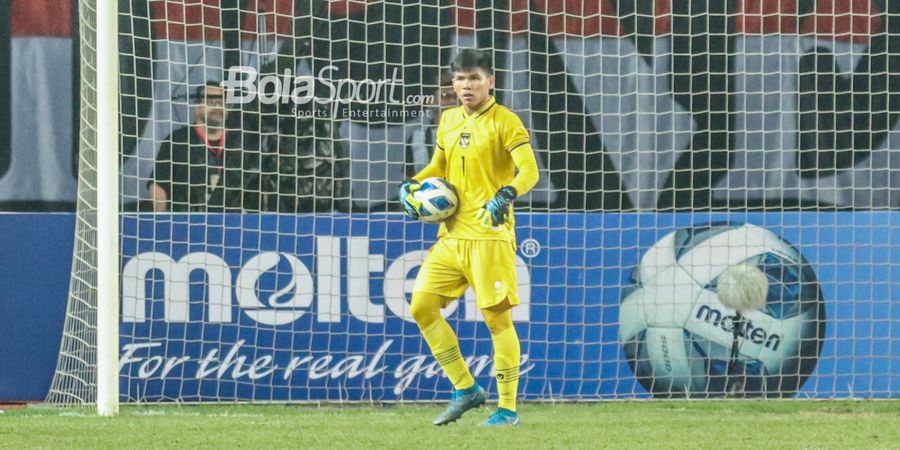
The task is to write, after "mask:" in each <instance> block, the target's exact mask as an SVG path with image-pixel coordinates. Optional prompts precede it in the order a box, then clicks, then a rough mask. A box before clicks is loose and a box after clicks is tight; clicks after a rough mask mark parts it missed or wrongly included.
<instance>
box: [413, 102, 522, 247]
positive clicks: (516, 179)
mask: <svg viewBox="0 0 900 450" xmlns="http://www.w3.org/2000/svg"><path fill="white" fill-rule="evenodd" d="M436 141H437V142H436V143H437V148H436V149H435V152H434V155H433V156H432V159H431V163H429V165H428V166H427V167H426V168H425V169H423V170H422V171H421V172H420V173H419V174H417V175H416V177H415V179H416V180H418V181H422V180H424V179H425V178H428V177H433V176H438V177H443V178H444V179H446V180H447V181H449V182H450V184H452V185H453V186H455V187H456V191H457V193H458V195H459V206H458V207H457V212H456V214H455V215H454V216H453V217H452V218H450V219H449V220H447V221H446V222H444V223H443V224H441V227H440V230H439V231H438V238H441V237H451V238H458V239H474V240H503V241H510V242H512V243H513V244H514V245H515V242H516V237H515V218H514V217H513V215H512V214H510V217H509V221H508V222H507V223H506V224H505V225H500V226H497V227H492V228H487V229H485V228H483V227H482V226H481V224H480V222H479V221H478V220H477V219H476V215H477V214H478V211H479V210H480V209H481V208H483V207H484V205H485V204H487V203H488V202H489V201H490V200H491V199H492V198H494V195H495V194H496V193H497V191H498V190H500V188H502V187H504V186H513V187H514V188H515V189H516V192H517V193H518V195H519V196H522V195H525V193H527V192H528V191H529V190H530V189H531V188H532V187H534V185H535V184H536V183H537V180H538V170H537V162H536V160H535V157H534V150H533V149H532V148H531V140H530V138H529V136H528V131H526V130H525V126H524V125H523V124H522V121H521V120H520V119H519V117H518V116H516V114H515V113H513V112H512V111H510V110H509V109H507V108H505V107H503V106H501V105H498V104H497V102H496V100H495V99H494V98H493V97H491V98H490V99H489V100H488V102H487V103H486V104H485V105H484V106H483V107H482V108H481V109H479V110H478V111H476V112H474V113H472V114H466V112H465V109H464V108H463V107H462V106H458V107H455V108H450V109H447V110H445V111H444V112H443V113H441V120H440V123H439V124H438V129H437V139H436ZM517 169H518V174H517V173H516V170H517Z"/></svg>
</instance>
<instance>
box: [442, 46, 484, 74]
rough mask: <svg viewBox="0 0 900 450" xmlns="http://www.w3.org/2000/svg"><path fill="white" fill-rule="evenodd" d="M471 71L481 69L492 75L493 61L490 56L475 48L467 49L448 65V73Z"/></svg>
mask: <svg viewBox="0 0 900 450" xmlns="http://www.w3.org/2000/svg"><path fill="white" fill-rule="evenodd" d="M472 69H482V70H484V71H485V72H487V73H488V75H493V74H494V61H493V59H491V54H490V53H488V52H487V51H484V50H478V49H477V48H467V49H464V50H462V51H461V52H459V54H457V55H456V57H454V58H453V61H452V62H451V63H450V72H453V73H456V72H464V71H471V70H472Z"/></svg>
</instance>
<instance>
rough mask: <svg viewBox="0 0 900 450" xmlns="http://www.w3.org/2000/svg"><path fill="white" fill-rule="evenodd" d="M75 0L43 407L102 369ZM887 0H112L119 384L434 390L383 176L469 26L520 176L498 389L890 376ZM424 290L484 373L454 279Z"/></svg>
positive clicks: (892, 56)
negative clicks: (531, 163) (524, 136)
mask: <svg viewBox="0 0 900 450" xmlns="http://www.w3.org/2000/svg"><path fill="white" fill-rule="evenodd" d="M93 5H94V1H93V0H82V1H81V8H80V11H81V25H80V34H81V59H82V72H81V73H82V79H81V83H82V94H83V98H82V102H83V107H82V121H81V148H82V151H81V155H80V189H79V203H78V221H77V227H76V231H75V233H76V244H75V250H74V253H73V256H74V259H75V260H74V263H73V272H72V281H71V289H70V297H69V304H68V315H67V319H66V325H65V333H64V336H63V341H62V346H61V350H60V358H59V364H58V367H57V373H56V376H55V378H54V380H53V384H52V386H51V391H50V395H49V398H48V401H50V402H53V403H92V402H95V401H96V397H95V395H96V392H97V383H96V381H95V376H96V373H97V368H96V363H95V361H96V345H97V340H96V338H95V336H96V332H97V331H98V330H97V325H96V317H97V314H98V307H97V298H98V296H97V290H96V289H97V282H98V279H99V278H101V277H103V276H106V275H108V274H102V273H98V271H97V263H96V257H97V252H96V250H97V244H96V239H97V237H98V234H97V225H96V223H95V220H94V217H95V216H94V208H95V204H96V199H97V198H98V197H102V196H104V195H107V196H108V195H109V193H107V192H102V191H98V189H97V183H96V182H95V181H96V179H97V175H98V174H97V171H96V167H97V164H96V161H95V159H96V158H97V152H95V151H94V150H95V148H96V147H95V146H96V139H97V138H98V133H97V127H96V122H95V120H94V116H93V115H92V112H93V111H94V109H93V107H92V103H91V101H92V97H91V95H92V93H93V92H94V91H95V89H96V87H97V86H96V84H97V82H96V80H97V78H96V77H95V76H94V72H93V70H94V68H95V66H94V62H95V61H96V60H97V58H96V57H97V55H96V54H95V53H94V50H95V49H96V47H95V45H94V44H95V42H96V41H97V40H100V39H101V37H98V36H97V31H96V30H97V29H96V27H94V26H93V25H92V22H91V17H92V16H91V14H90V12H91V11H92V10H93V9H92V8H93ZM898 8H900V5H897V4H896V2H887V1H884V0H809V1H807V0H795V1H783V0H734V1H724V2H720V1H707V0H691V1H671V0H656V1H618V2H617V1H612V0H599V1H561V0H558V1H557V0H531V1H529V0H505V1H483V0H434V1H425V2H410V1H405V0H403V1H402V0H391V1H299V0H297V1H291V0H191V1H174V0H173V1H169V0H166V1H148V0H130V1H124V2H119V13H118V19H119V21H118V22H119V30H118V36H117V37H118V43H119V58H118V73H119V78H118V81H119V83H118V86H119V90H120V95H119V108H120V114H119V117H118V118H119V124H120V127H121V133H120V139H119V142H120V158H119V162H120V164H119V166H120V169H119V173H118V174H117V176H118V177H119V180H120V183H121V191H120V193H119V194H118V198H115V199H113V201H115V202H117V203H118V204H119V208H120V230H121V236H120V246H119V253H120V255H119V258H120V264H119V266H118V267H119V269H120V270H119V273H118V274H116V276H117V277H118V280H119V282H120V284H121V292H120V299H119V302H120V303H119V305H120V308H121V313H120V317H119V326H118V330H117V331H118V333H119V338H118V341H117V345H115V347H116V348H117V349H118V355H119V367H118V369H119V372H118V380H119V383H118V388H119V392H120V394H119V399H120V400H121V401H123V402H160V401H179V402H217V401H258V402H271V401H329V402H345V401H346V402H359V401H366V402H381V401H385V402H393V401H432V400H437V399H444V398H446V396H447V395H448V392H450V390H451V389H452V387H451V385H450V383H449V382H448V380H447V379H446V378H445V377H443V376H442V373H441V370H440V367H439V366H438V364H437V362H436V361H435V360H434V358H433V357H432V356H431V355H430V353H429V351H428V348H427V345H426V344H425V342H424V341H423V340H422V339H421V337H420V334H419V330H418V329H417V327H416V324H415V323H414V321H413V320H412V317H411V315H410V311H409V299H410V295H411V289H412V282H413V280H414V278H415V275H416V273H417V270H418V267H419V266H420V265H421V263H422V261H423V259H424V257H425V255H426V254H427V252H428V249H429V248H430V246H431V245H432V244H433V243H434V242H435V239H436V227H434V226H432V225H425V224H423V223H421V222H416V221H413V220H411V219H408V218H406V217H405V216H404V215H403V214H401V213H400V208H399V204H398V203H397V201H396V192H397V187H398V185H399V183H400V181H402V180H403V179H404V178H407V177H409V176H411V175H413V174H415V173H416V172H417V171H418V170H420V169H421V168H422V167H424V165H425V164H426V163H427V162H428V160H429V159H430V157H431V153H432V152H433V149H434V139H435V131H436V124H437V118H438V117H439V115H440V112H441V110H442V109H443V108H447V107H452V106H455V105H456V97H455V95H454V93H453V91H452V86H451V85H450V84H448V75H447V68H448V66H449V62H450V60H451V59H452V57H453V56H454V55H455V54H456V53H457V52H458V51H459V50H460V49H462V48H470V47H477V48H482V49H487V50H488V51H489V52H490V54H491V55H492V57H493V62H494V66H495V75H496V88H495V90H494V91H493V94H494V96H495V98H496V100H497V103H499V104H501V105H504V106H506V107H508V108H509V109H511V110H512V111H514V112H515V113H516V114H518V115H519V117H520V118H521V119H522V121H523V123H524V124H525V126H526V127H527V128H528V129H529V131H530V133H531V144H532V146H533V148H534V149H535V153H536V155H537V160H538V165H539V171H540V175H541V180H540V182H539V183H538V185H537V186H536V187H535V189H534V190H533V191H532V192H530V193H529V194H528V195H527V196H525V197H523V198H520V199H518V200H517V201H516V204H515V208H516V217H517V221H516V225H517V230H516V232H517V239H518V248H517V274H518V283H519V286H518V288H519V294H520V297H521V299H522V303H521V304H520V305H519V306H517V307H516V308H515V309H514V313H513V319H514V322H515V326H516V328H517V331H518V333H519V336H520V338H521V340H522V354H523V359H522V367H521V372H520V373H521V382H520V385H519V386H520V388H519V395H520V397H522V398H524V399H527V400H556V399H565V400H597V399H630V398H650V397H655V398H671V397H691V398H720V397H729V396H731V397H797V398H839V397H864V398H873V397H893V396H896V395H897V392H898V389H900V370H898V365H897V360H898V358H900V344H898V341H897V335H898V324H900V315H898V314H900V307H898V305H896V304H895V301H896V300H895V299H896V298H898V295H897V294H898V292H900V291H898V288H900V286H898V284H897V282H896V281H895V280H896V277H895V276H894V273H895V270H894V267H893V264H894V262H896V261H900V250H898V247H897V246H896V242H898V241H900V234H898V231H897V228H896V227H895V226H894V224H895V223H897V222H900V217H898V216H897V215H896V213H895V212H894V209H896V208H897V207H900V175H898V174H900V171H898V169H900V153H897V151H898V150H897V145H898V137H900V135H898V134H897V121H898V117H900V116H898V113H900V106H898V105H900V102H898V101H900V97H898V93H900V79H898V77H900V75H898V74H900V18H898V16H897V14H900V9H898ZM106 38H107V39H109V37H106ZM725 291H728V292H731V293H734V295H733V296H734V297H735V298H738V299H749V300H754V299H757V300H758V299H760V298H761V297H760V296H764V297H765V298H764V299H763V303H762V306H759V305H756V306H753V307H744V306H741V305H742V304H741V303H738V304H734V303H731V302H729V301H728V298H726V297H732V295H726V294H722V293H723V292H725ZM754 293H756V294H754ZM754 295H756V297H754ZM750 303H752V301H751V302H750ZM748 304H749V303H748ZM444 314H445V316H446V317H447V318H448V320H449V321H450V323H451V325H452V327H453V328H454V329H455V330H456V331H457V333H458V335H459V340H460V346H461V349H462V352H463V355H464V357H466V361H467V363H468V364H469V366H470V368H471V370H472V373H473V375H474V376H475V377H476V379H477V380H478V381H479V382H480V383H481V384H482V385H484V386H485V387H490V388H493V387H494V378H493V374H492V370H493V365H492V347H491V340H490V335H489V333H488V331H487V329H486V327H485V326H484V325H483V324H481V314H480V312H479V311H478V310H477V308H476V306H475V293H474V292H472V291H471V290H470V291H468V292H467V293H466V294H465V295H464V296H463V297H462V298H461V299H460V300H459V301H457V302H454V303H451V304H450V305H449V306H448V307H447V308H446V309H445V310H444Z"/></svg>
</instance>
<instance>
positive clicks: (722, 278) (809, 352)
mask: <svg viewBox="0 0 900 450" xmlns="http://www.w3.org/2000/svg"><path fill="white" fill-rule="evenodd" d="M759 275H762V276H763V277H764V278H765V283H763V280H762V279H761V278H760V276H759ZM745 278H746V279H745ZM763 286H765V296H764V297H763V296H762V295H760V293H761V292H762V289H763ZM723 298H725V299H728V301H731V300H734V303H732V307H729V306H726V305H725V304H724V303H723V301H722V299H723ZM762 299H764V300H762ZM743 303H748V304H749V305H746V306H749V307H748V308H747V309H746V310H745V311H744V312H743V315H744V317H745V322H744V329H743V331H744V336H745V337H743V338H741V344H740V347H739V348H740V350H739V360H738V361H737V365H739V366H740V367H741V371H742V372H743V373H744V374H746V379H745V381H744V383H743V386H744V387H743V389H744V392H742V394H743V395H745V396H767V397H787V396H791V395H793V394H795V393H796V392H797V391H798V390H799V389H800V387H801V386H802V385H803V383H804V382H805V381H806V379H807V378H808V377H809V375H810V374H811V373H812V371H813V369H815V367H816V363H817V361H818V357H819V352H820V350H821V346H822V340H823V338H824V335H825V308H824V306H823V302H822V292H821V289H820V288H819V284H818V281H817V280H816V275H815V273H814V272H813V271H812V268H810V266H809V265H808V264H807V262H806V260H805V259H804V258H803V256H802V255H801V254H800V252H799V251H798V250H797V249H796V248H794V247H793V246H792V245H791V244H789V243H788V242H786V241H784V240H782V239H781V238H779V237H778V236H776V235H775V234H774V233H772V232H771V231H769V230H766V229H764V228H761V227H758V226H755V225H749V224H746V225H731V224H710V225H705V226H700V227H696V228H687V229H680V230H677V231H675V232H673V233H670V234H668V235H666V236H665V237H663V238H662V239H660V240H659V241H658V242H657V243H656V244H655V245H653V246H652V247H651V248H650V249H649V250H647V252H646V253H645V254H644V255H643V257H642V258H641V261H640V263H639V265H638V266H637V267H636V268H634V270H633V272H632V274H631V280H630V286H628V287H627V288H625V289H624V290H623V292H622V301H621V305H620V307H619V324H620V325H619V339H620V342H621V343H622V346H623V350H624V353H625V356H626V357H627V360H628V363H629V365H630V366H631V369H632V370H633V371H634V373H635V375H636V376H637V379H638V381H639V382H640V383H641V385H642V386H643V387H644V388H645V389H646V390H647V391H649V392H650V393H651V394H652V395H653V396H654V397H664V398H665V397H719V396H724V395H725V394H726V389H727V385H728V370H727V367H728V362H729V360H730V359H731V347H732V339H733V332H734V326H735V324H734V317H735V309H734V307H733V306H736V304H742V305H743Z"/></svg>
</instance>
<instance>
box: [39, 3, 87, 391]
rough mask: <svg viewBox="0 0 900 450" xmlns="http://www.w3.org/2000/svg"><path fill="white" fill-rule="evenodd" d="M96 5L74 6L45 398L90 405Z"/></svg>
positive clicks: (83, 4)
mask: <svg viewBox="0 0 900 450" xmlns="http://www.w3.org/2000/svg"><path fill="white" fill-rule="evenodd" d="M96 11H97V9H96V4H95V2H94V1H93V0H83V1H80V2H79V4H78V16H79V18H80V20H79V25H78V26H79V35H80V36H81V39H80V43H79V45H80V47H81V72H80V73H81V81H82V82H81V108H80V116H81V119H80V120H81V128H80V134H79V136H80V137H79V139H80V141H79V163H78V200H77V213H76V216H75V217H76V221H75V244H74V248H73V249H72V276H71V278H70V281H69V301H68V306H67V307H66V320H65V328H64V330H63V340H62V344H61V345H60V350H59V360H58V362H57V365H56V373H55V374H54V376H53V381H52V383H51V385H50V391H49V393H48V395H47V401H48V402H50V403H58V404H82V403H94V402H95V401H96V396H97V384H96V379H97V373H96V370H97V369H96V365H97V246H96V243H97V195H98V193H97V133H96V124H97V109H96V104H97V91H96V82H95V80H96V78H97V77H96V65H95V62H96V48H97V47H96V42H97V40H96V37H97V34H96Z"/></svg>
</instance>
